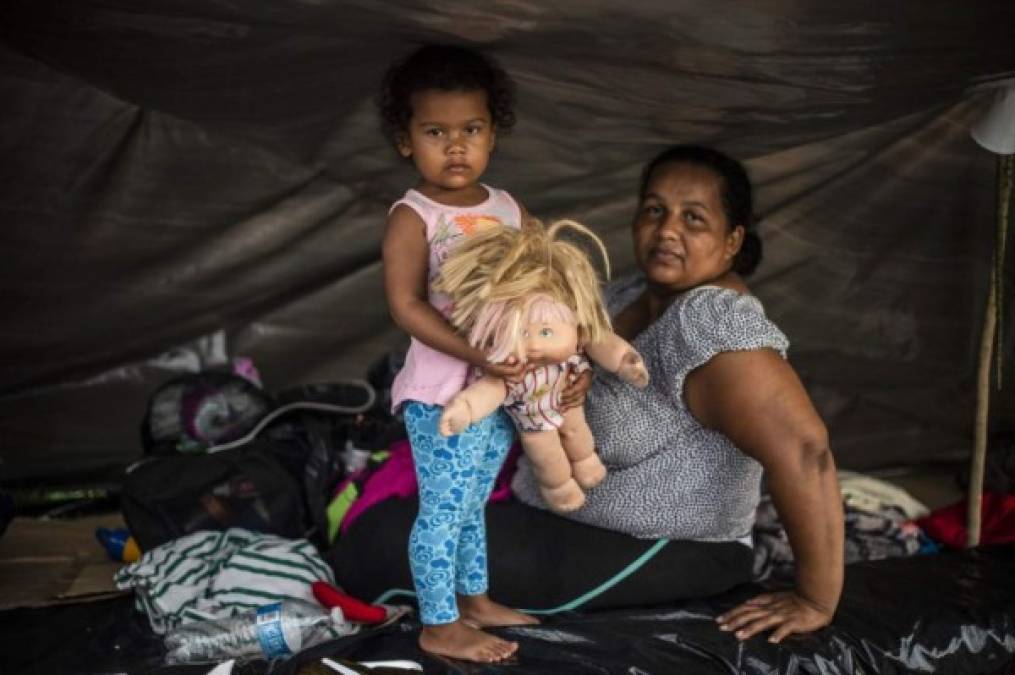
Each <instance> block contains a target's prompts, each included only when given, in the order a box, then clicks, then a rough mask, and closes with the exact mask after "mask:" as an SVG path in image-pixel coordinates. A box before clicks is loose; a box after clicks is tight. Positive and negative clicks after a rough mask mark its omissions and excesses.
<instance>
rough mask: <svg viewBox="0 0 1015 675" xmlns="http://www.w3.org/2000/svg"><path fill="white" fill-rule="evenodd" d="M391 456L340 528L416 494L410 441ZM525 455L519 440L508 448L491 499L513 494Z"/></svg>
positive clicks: (394, 448) (395, 447)
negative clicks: (393, 500) (383, 504)
mask: <svg viewBox="0 0 1015 675" xmlns="http://www.w3.org/2000/svg"><path fill="white" fill-rule="evenodd" d="M389 452H390V453H391V456H390V457H389V458H388V460H387V461H386V462H384V464H383V466H381V467H380V468H379V469H377V471H376V472H375V473H374V475H372V476H370V478H368V479H367V482H366V483H364V484H363V494H362V495H360V496H359V498H358V499H356V501H355V502H353V504H352V506H350V507H349V510H348V511H346V514H345V517H343V518H342V525H341V526H340V528H339V531H340V532H342V533H343V534H344V533H345V532H346V531H347V530H348V529H349V528H350V527H351V526H352V524H353V522H354V521H355V520H356V519H357V518H359V517H360V516H361V515H363V514H364V513H366V512H367V510H368V509H370V508H371V507H373V506H376V505H377V504H379V503H380V502H383V501H384V500H385V499H390V498H392V497H400V498H402V499H406V498H408V497H411V496H412V495H414V494H416V491H417V490H418V489H419V486H418V484H417V483H416V468H415V466H414V465H413V463H412V449H411V447H410V446H409V441H406V440H402V441H396V442H394V443H392V444H391V448H389ZM519 455H521V446H520V445H518V443H515V444H514V445H512V446H511V450H510V451H508V456H507V458H506V459H505V460H504V465H503V466H502V467H501V468H500V473H499V474H497V481H496V482H495V483H494V485H493V492H492V493H491V494H490V498H489V500H488V501H489V502H491V503H496V502H503V501H507V500H508V499H510V497H511V478H512V477H513V476H514V473H515V468H516V467H517V465H518V457H519Z"/></svg>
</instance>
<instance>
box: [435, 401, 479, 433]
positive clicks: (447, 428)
mask: <svg viewBox="0 0 1015 675" xmlns="http://www.w3.org/2000/svg"><path fill="white" fill-rule="evenodd" d="M470 424H472V409H471V408H469V404H468V403H466V402H465V400H464V399H461V398H456V399H453V400H452V401H451V402H450V403H448V404H447V406H445V407H444V412H443V413H441V420H440V422H439V423H438V425H437V430H438V431H440V432H441V436H454V435H455V434H460V433H462V431H464V430H465V427H467V426H469V425H470Z"/></svg>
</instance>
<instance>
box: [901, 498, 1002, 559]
mask: <svg viewBox="0 0 1015 675" xmlns="http://www.w3.org/2000/svg"><path fill="white" fill-rule="evenodd" d="M966 503H967V501H966V500H965V499H963V500H962V501H961V502H958V503H956V504H952V505H951V506H945V507H943V508H940V509H938V510H936V511H934V512H933V513H931V514H930V515H928V516H924V517H923V518H920V519H919V520H917V521H916V524H917V525H919V526H920V527H921V528H923V531H924V532H926V533H927V535H928V536H929V537H930V538H931V539H933V540H935V541H939V542H941V543H942V544H944V545H945V546H950V547H952V548H965V546H966ZM980 514H981V515H980V543H981V544H1006V543H1009V542H1015V495H1008V494H1004V495H1002V494H995V493H992V492H985V493H984V494H983V500H982V501H981V502H980Z"/></svg>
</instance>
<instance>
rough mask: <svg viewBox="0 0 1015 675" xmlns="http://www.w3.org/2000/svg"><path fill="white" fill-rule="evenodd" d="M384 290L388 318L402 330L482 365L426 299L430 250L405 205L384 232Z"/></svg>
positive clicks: (423, 230)
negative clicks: (386, 299) (386, 298)
mask: <svg viewBox="0 0 1015 675" xmlns="http://www.w3.org/2000/svg"><path fill="white" fill-rule="evenodd" d="M383 256H384V291H385V294H386V295H387V297H388V308H389V310H390V312H391V318H392V319H393V320H394V321H395V323H396V324H397V325H398V326H399V328H401V329H402V330H404V331H405V332H407V333H409V335H412V336H413V337H415V338H416V339H417V340H419V341H420V342H423V343H425V344H426V345H428V346H430V347H433V348H434V349H436V350H437V351H440V352H443V353H445V354H448V355H450V356H454V357H457V358H459V359H461V360H463V361H465V362H467V363H471V364H473V365H476V366H481V367H486V366H487V362H486V356H485V355H484V354H483V352H481V351H479V350H478V349H476V348H474V347H472V346H471V345H469V343H468V342H467V341H466V340H465V338H463V337H462V336H461V335H459V334H458V333H456V332H455V330H454V329H453V328H452V327H451V325H450V324H449V323H448V322H447V320H446V319H445V318H444V317H443V316H442V315H441V313H440V312H438V311H437V309H436V308H434V306H433V305H431V304H430V302H429V301H428V299H427V295H428V287H427V286H428V285H427V267H428V265H429V258H430V249H429V246H428V244H427V240H426V225H425V224H424V223H423V221H422V219H421V218H420V217H419V215H417V214H416V212H415V211H413V210H412V209H411V208H409V207H408V206H405V205H399V206H397V207H395V209H394V211H392V212H391V215H390V216H389V217H388V226H387V230H386V231H385V233H384V244H383Z"/></svg>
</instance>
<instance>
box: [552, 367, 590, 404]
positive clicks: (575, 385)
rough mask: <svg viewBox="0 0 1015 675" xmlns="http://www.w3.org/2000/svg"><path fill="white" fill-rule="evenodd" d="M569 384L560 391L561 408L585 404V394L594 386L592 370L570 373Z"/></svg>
mask: <svg viewBox="0 0 1015 675" xmlns="http://www.w3.org/2000/svg"><path fill="white" fill-rule="evenodd" d="M568 380H569V384H568V385H567V386H566V387H564V390H563V391H562V392H560V410H561V412H563V411H565V410H570V409H571V408H578V407H581V406H582V405H584V404H585V395H586V394H587V393H589V389H591V388H592V371H591V370H586V371H583V372H581V373H578V374H577V375H573V374H572V375H568Z"/></svg>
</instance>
